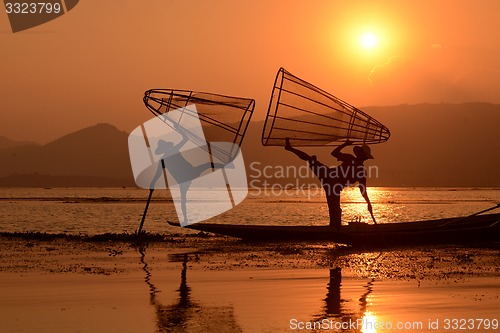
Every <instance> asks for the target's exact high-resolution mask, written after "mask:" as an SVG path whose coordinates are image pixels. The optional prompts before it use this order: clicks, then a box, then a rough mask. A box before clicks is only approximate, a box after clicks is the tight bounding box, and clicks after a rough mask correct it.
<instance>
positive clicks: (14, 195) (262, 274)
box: [0, 188, 500, 333]
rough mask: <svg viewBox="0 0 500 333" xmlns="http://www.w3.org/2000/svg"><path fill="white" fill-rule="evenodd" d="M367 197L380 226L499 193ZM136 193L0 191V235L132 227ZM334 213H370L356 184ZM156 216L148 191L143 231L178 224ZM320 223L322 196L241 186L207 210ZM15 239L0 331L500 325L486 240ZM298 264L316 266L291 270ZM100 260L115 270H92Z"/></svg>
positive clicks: (494, 257)
mask: <svg viewBox="0 0 500 333" xmlns="http://www.w3.org/2000/svg"><path fill="white" fill-rule="evenodd" d="M369 194H370V197H371V199H372V202H373V207H374V213H375V216H376V217H377V219H378V220H379V222H381V223H382V222H384V223H391V222H395V221H413V220H422V219H432V218H443V217H452V216H464V215H467V214H472V213H474V212H477V211H480V210H483V209H486V208H489V207H492V206H494V205H495V204H496V203H497V202H500V189H499V188H481V189H472V188H369ZM147 195H148V191H147V190H139V189H92V188H82V189H58V188H54V189H27V188H12V189H6V188H4V189H0V221H1V223H0V231H1V232H30V231H35V232H47V233H67V234H75V235H78V234H89V235H92V234H102V233H107V232H111V233H122V232H127V233H133V232H135V230H136V229H137V227H138V225H139V222H140V219H141V216H142V213H143V210H144V206H145V202H146V199H147ZM342 208H343V212H344V221H350V220H352V219H356V218H359V217H361V218H363V219H365V220H366V221H368V222H369V221H370V219H369V214H368V212H367V211H366V203H364V201H363V199H362V198H361V196H360V194H359V191H358V190H357V189H352V190H347V191H345V192H344V193H343V196H342ZM167 220H176V214H175V209H174V205H173V203H172V201H171V200H170V199H169V198H168V195H167V193H166V191H156V192H155V193H154V198H153V203H152V204H151V206H150V209H149V213H148V219H147V222H146V224H145V230H147V231H149V232H156V233H179V232H184V229H179V228H175V227H170V226H168V225H167V223H166V221H167ZM327 221H328V210H327V207H326V202H325V199H324V197H323V195H322V194H321V193H314V192H312V191H311V192H303V191H292V190H289V191H287V193H279V194H278V193H274V194H273V193H270V192H267V193H266V192H263V191H258V190H254V191H253V192H251V193H250V194H249V196H248V197H247V198H246V199H245V201H244V202H243V203H242V204H240V205H239V206H237V207H236V208H235V209H233V210H231V211H229V212H227V213H225V214H223V215H221V216H218V217H216V218H214V219H213V222H220V223H248V224H249V223H252V224H278V225H279V224H282V225H283V224H287V225H298V224H302V225H315V224H316V225H321V224H327V223H328V222H327ZM186 232H188V231H186ZM20 239H21V240H19V239H18V238H10V237H5V239H4V241H5V242H6V243H5V244H6V245H5V247H6V249H4V250H3V251H2V255H3V259H2V260H3V263H2V264H3V265H4V266H5V267H7V268H9V267H10V271H6V272H3V271H2V272H1V274H0V294H1V295H2V302H0V312H1V313H2V314H3V315H0V331H1V332H43V333H45V332H103V333H104V332H105V333H109V332H151V333H152V332H209V333H211V332H214V333H215V332H217V333H224V332H250V333H253V332H256V333H260V332H362V333H375V332H378V333H382V332H414V333H417V332H459V331H468V332H498V331H499V324H498V322H499V319H500V317H499V316H498V308H499V299H500V284H499V269H498V267H499V265H498V260H499V259H498V258H499V257H498V249H497V248H495V247H491V248H484V249H481V248H466V247H463V248H456V247H437V248H432V249H429V248H423V249H401V250H392V251H383V252H380V253H359V252H352V253H351V252H342V251H343V250H342V249H336V248H334V247H332V246H331V245H329V244H311V245H307V244H300V245H293V244H292V245H286V244H285V245H280V246H279V247H278V246H272V245H269V247H268V246H266V244H264V245H261V246H256V245H255V244H244V243H235V244H236V245H235V244H233V243H232V242H230V241H221V240H220V239H219V240H215V241H213V240H207V242H212V243H216V242H219V243H217V244H213V245H214V246H213V248H210V246H208V250H207V249H205V250H206V251H205V250H204V249H203V246H200V248H199V249H198V248H197V245H198V243H197V240H194V241H193V242H192V243H191V244H192V246H193V247H194V248H183V247H181V246H179V248H177V247H176V244H175V243H172V244H171V245H168V244H167V245H165V246H166V247H165V248H163V247H161V246H159V247H156V248H155V247H154V246H152V247H151V248H148V249H147V251H146V252H140V250H137V251H136V250H135V248H134V249H132V247H130V246H124V245H123V244H122V245H120V244H118V243H116V244H114V243H112V242H106V243H105V244H100V243H95V244H91V245H88V244H86V243H80V242H74V241H73V242H72V241H70V240H61V241H60V242H62V243H60V242H54V243H49V242H50V241H47V242H44V241H41V242H36V241H33V242H32V241H29V242H28V241H26V242H23V240H22V238H20ZM226 243H227V244H226ZM206 244H207V243H205V246H206ZM181 245H182V244H181ZM117 246H124V247H123V248H120V249H121V250H123V251H124V253H123V254H118V255H116V256H111V254H110V253H111V252H109V251H110V250H109V248H111V249H113V248H114V247H117ZM168 246H170V247H168ZM234 246H238V248H239V247H240V246H241V249H239V251H235V247H234ZM287 246H288V247H287ZM108 247H109V248H108ZM216 249H218V251H215V250H216ZM116 253H118V252H116ZM116 253H115V254H116ZM119 253H121V251H120V252H119ZM311 258H312V259H311ZM28 259H30V260H31V261H30V260H28ZM301 260H302V261H308V262H309V265H314V267H315V268H313V269H311V268H309V267H310V266H308V265H303V264H302V267H300V266H301V264H300V263H301V262H302V261H301ZM295 263H297V264H295ZM280 265H283V267H284V268H282V269H279V267H280ZM295 265H297V267H298V268H297V267H295ZM82 267H83V268H82ZM100 267H103V270H102V271H103V272H106V271H105V270H104V268H106V267H118V268H122V267H128V271H126V272H125V273H118V274H110V275H104V274H94V272H99V270H95V269H94V268H100ZM277 267H278V268H277ZM23 269H24V270H26V272H24V271H23ZM16 270H20V271H16ZM68 272H73V273H68ZM75 272H82V273H83V274H78V273H75Z"/></svg>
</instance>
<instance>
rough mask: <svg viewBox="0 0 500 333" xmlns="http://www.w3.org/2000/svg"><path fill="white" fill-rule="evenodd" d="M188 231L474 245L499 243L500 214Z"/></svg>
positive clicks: (206, 226) (361, 243)
mask: <svg viewBox="0 0 500 333" xmlns="http://www.w3.org/2000/svg"><path fill="white" fill-rule="evenodd" d="M169 224H171V225H176V226H179V224H175V223H171V222H169ZM187 228H189V229H193V230H199V231H204V232H211V233H215V234H220V235H226V236H231V237H236V238H240V239H243V240H250V241H299V242H302V241H329V242H334V243H340V244H347V245H352V246H356V247H394V246H405V245H424V244H473V243H481V242H492V241H499V240H500V239H499V236H500V214H487V215H476V214H474V215H471V216H467V217H458V218H446V219H437V220H426V221H416V222H399V223H384V224H377V225H373V224H367V223H360V222H354V223H350V224H349V225H346V226H342V227H341V229H340V230H339V231H337V230H336V229H335V228H333V227H330V226H278V225H235V224H215V223H197V224H192V225H190V226H188V227H187Z"/></svg>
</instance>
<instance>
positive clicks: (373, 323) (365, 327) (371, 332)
mask: <svg viewBox="0 0 500 333" xmlns="http://www.w3.org/2000/svg"><path fill="white" fill-rule="evenodd" d="M377 325H378V322H377V316H375V315H374V314H373V313H372V312H371V311H366V312H365V313H364V315H363V318H362V326H361V332H362V333H376V332H377Z"/></svg>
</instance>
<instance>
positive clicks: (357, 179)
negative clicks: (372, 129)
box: [285, 138, 375, 230]
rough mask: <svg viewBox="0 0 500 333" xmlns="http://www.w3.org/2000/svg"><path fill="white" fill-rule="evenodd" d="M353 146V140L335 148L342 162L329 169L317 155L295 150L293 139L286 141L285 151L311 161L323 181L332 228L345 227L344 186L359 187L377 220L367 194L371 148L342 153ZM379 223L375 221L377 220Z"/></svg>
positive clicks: (334, 151)
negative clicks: (343, 210)
mask: <svg viewBox="0 0 500 333" xmlns="http://www.w3.org/2000/svg"><path fill="white" fill-rule="evenodd" d="M349 145H352V142H351V141H346V142H344V143H343V144H342V145H340V146H338V147H337V148H335V149H334V150H333V151H332V152H331V154H332V156H333V157H335V158H337V160H338V161H340V162H341V164H340V165H339V166H336V167H331V168H330V167H327V166H326V165H324V164H323V163H321V162H319V161H318V160H317V158H316V156H315V155H309V154H307V153H305V152H303V151H301V150H299V149H296V148H293V147H292V145H291V144H290V140H289V138H286V141H285V149H286V150H288V151H290V152H292V153H294V154H295V155H297V156H298V157H299V158H300V159H301V160H304V161H307V162H308V163H309V167H310V168H311V170H312V171H313V173H314V174H315V175H316V177H317V178H318V179H319V180H320V182H321V185H322V186H323V189H324V190H325V194H326V202H327V204H328V212H329V214H330V226H331V227H335V228H336V229H337V230H340V226H341V225H342V209H341V208H340V194H341V192H342V190H343V189H344V187H346V186H352V185H354V184H355V183H358V184H359V189H360V191H361V195H362V196H363V198H364V199H365V200H366V202H367V203H368V211H369V212H370V214H371V215H372V217H373V209H372V204H371V203H370V198H369V197H368V193H367V191H366V169H365V167H364V164H363V163H364V162H365V161H366V160H368V159H372V158H373V156H372V154H371V150H370V147H368V146H367V145H362V146H355V147H354V148H353V152H354V155H355V156H353V155H351V154H346V153H342V149H344V148H345V147H347V146H349ZM373 221H374V222H375V218H374V219H373Z"/></svg>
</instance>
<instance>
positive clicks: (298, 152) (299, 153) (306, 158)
mask: <svg viewBox="0 0 500 333" xmlns="http://www.w3.org/2000/svg"><path fill="white" fill-rule="evenodd" d="M285 142H286V143H285V150H288V151H291V152H292V153H294V154H295V155H297V157H298V158H300V159H301V160H304V161H309V160H311V156H310V155H309V154H307V153H305V152H303V151H302V150H299V149H296V148H293V147H292V145H291V144H290V140H288V138H286V141H285Z"/></svg>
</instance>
